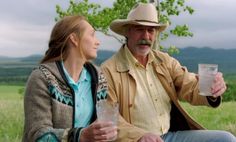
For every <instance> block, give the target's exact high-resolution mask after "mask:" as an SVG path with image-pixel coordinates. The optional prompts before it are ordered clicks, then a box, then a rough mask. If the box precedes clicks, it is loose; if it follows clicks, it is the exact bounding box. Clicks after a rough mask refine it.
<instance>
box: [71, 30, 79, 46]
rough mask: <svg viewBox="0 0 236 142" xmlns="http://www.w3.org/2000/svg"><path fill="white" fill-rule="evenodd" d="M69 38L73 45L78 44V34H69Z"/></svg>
mask: <svg viewBox="0 0 236 142" xmlns="http://www.w3.org/2000/svg"><path fill="white" fill-rule="evenodd" d="M69 39H70V41H71V43H72V44H73V45H74V46H75V47H77V46H78V40H79V39H78V36H77V35H76V34H75V33H72V34H70V36H69Z"/></svg>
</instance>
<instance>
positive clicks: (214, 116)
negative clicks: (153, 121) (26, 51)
mask: <svg viewBox="0 0 236 142" xmlns="http://www.w3.org/2000/svg"><path fill="white" fill-rule="evenodd" d="M22 87H23V86H6V85H5V86H4V85H2V86H0V124H1V125H0V141H1V142H5V141H6V142H20V141H21V138H22V130H23V125H24V124H23V121H24V118H23V99H22V95H21V94H19V93H18V91H19V89H21V88H22ZM182 105H183V106H184V107H185V108H186V110H187V111H188V112H189V113H190V114H191V116H193V118H194V119H196V120H197V121H198V122H200V123H201V124H202V125H203V126H204V127H206V128H207V129H212V130H213V129H218V130H227V131H230V132H232V133H233V134H234V135H235V136H236V102H225V103H223V104H222V105H221V106H220V107H219V108H216V109H212V108H208V107H203V106H198V107H192V106H190V105H189V104H187V103H182Z"/></svg>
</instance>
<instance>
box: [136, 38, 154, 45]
mask: <svg viewBox="0 0 236 142" xmlns="http://www.w3.org/2000/svg"><path fill="white" fill-rule="evenodd" d="M138 45H148V46H151V45H152V42H151V40H145V39H142V40H139V41H138Z"/></svg>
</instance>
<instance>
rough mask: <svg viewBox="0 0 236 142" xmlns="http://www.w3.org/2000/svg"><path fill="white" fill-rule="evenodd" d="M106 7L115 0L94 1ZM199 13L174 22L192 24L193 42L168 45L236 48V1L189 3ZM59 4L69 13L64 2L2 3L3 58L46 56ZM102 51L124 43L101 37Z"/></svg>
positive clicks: (176, 40) (172, 41) (180, 40)
mask: <svg viewBox="0 0 236 142" xmlns="http://www.w3.org/2000/svg"><path fill="white" fill-rule="evenodd" d="M90 1H91V2H96V3H99V4H101V5H102V6H110V5H111V4H112V3H113V1H114V0H109V1H107V0H99V1H98V0H90ZM186 2H187V3H188V5H190V6H192V7H193V8H194V9H195V10H196V11H195V13H194V14H193V15H191V16H189V15H187V14H183V15H181V16H179V17H176V18H173V23H178V24H188V25H189V26H190V28H191V31H193V32H194V37H193V38H175V37H170V39H168V40H167V41H165V42H163V44H164V45H170V44H173V45H177V46H179V47H187V46H196V47H202V46H209V47H213V48H236V47H235V41H236V27H235V25H236V19H235V18H234V13H236V8H235V5H236V1H235V0H189V1H186ZM56 4H58V5H60V6H61V7H62V8H63V9H67V7H68V6H69V1H62V0H50V1H48V0H24V1H15V0H2V1H0V19H1V22H0V31H1V32H0V50H1V52H0V56H1V55H7V56H27V55H31V54H43V53H44V52H45V50H46V49H47V42H48V40H49V35H50V32H51V29H52V27H53V25H54V23H55V21H54V18H55V17H56V16H57V14H56V8H55V7H56ZM98 35H99V37H98V38H99V39H100V41H101V45H100V49H108V50H118V49H119V47H120V43H119V42H118V41H117V40H116V39H114V38H111V37H106V36H104V35H102V34H98Z"/></svg>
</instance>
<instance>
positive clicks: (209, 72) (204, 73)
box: [198, 64, 218, 96]
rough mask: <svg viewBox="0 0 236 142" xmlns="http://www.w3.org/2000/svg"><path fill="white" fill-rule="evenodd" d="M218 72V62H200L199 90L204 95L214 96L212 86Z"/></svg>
mask: <svg viewBox="0 0 236 142" xmlns="http://www.w3.org/2000/svg"><path fill="white" fill-rule="evenodd" d="M217 72H218V65H217V64H199V65H198V75H199V90H200V95H202V96H212V93H211V86H212V84H213V82H214V79H215V75H216V74H217Z"/></svg>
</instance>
